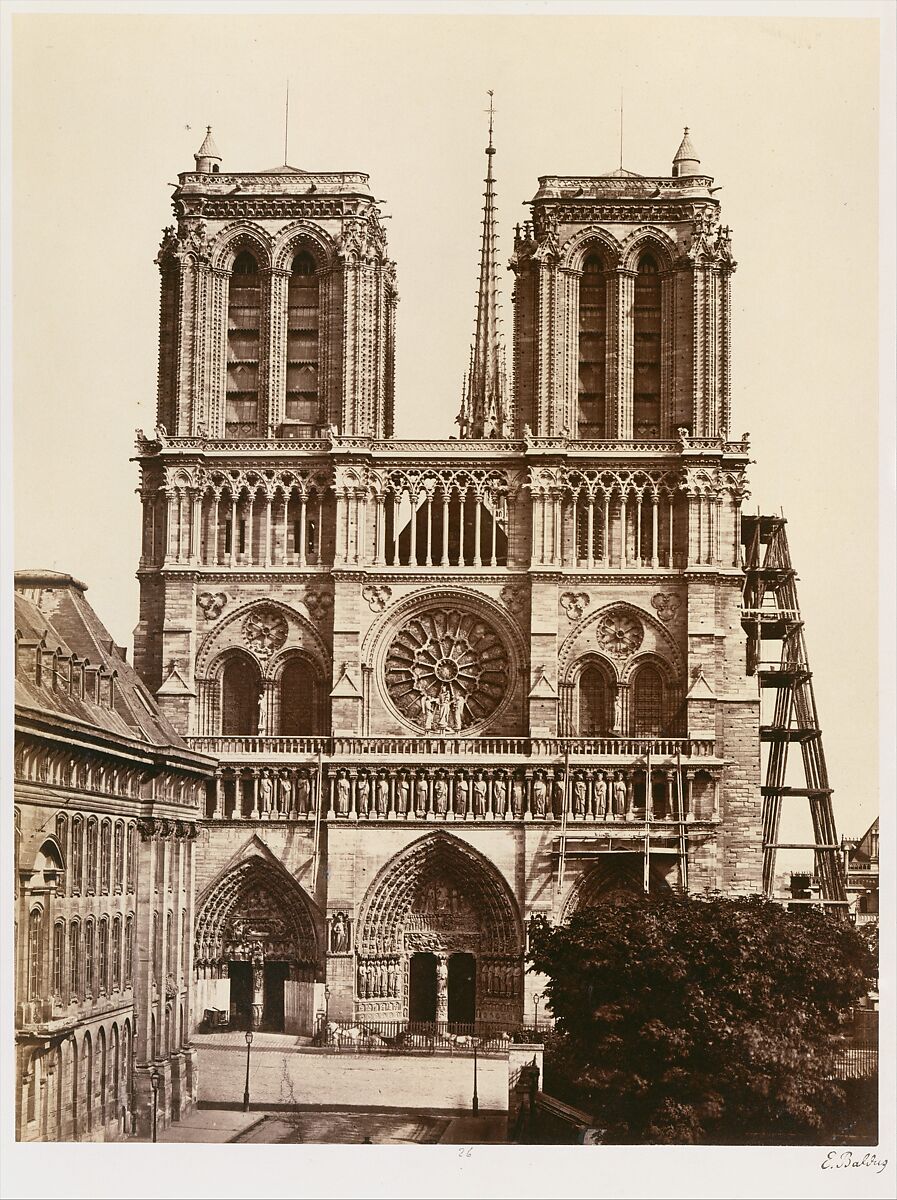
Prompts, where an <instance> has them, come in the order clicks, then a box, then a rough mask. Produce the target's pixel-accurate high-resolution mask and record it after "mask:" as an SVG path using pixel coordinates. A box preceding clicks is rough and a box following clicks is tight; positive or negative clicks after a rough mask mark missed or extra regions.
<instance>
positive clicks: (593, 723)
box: [578, 663, 678, 737]
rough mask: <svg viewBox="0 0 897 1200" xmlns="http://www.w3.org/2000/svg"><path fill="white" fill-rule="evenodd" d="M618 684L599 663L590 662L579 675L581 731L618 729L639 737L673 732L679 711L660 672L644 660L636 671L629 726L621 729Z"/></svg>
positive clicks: (585, 734)
mask: <svg viewBox="0 0 897 1200" xmlns="http://www.w3.org/2000/svg"><path fill="white" fill-rule="evenodd" d="M616 694H617V693H616V686H615V683H614V681H613V680H612V679H611V677H610V673H609V672H608V671H606V670H605V669H604V668H602V667H600V666H598V665H597V664H594V665H590V666H587V667H586V668H585V670H583V672H582V674H581V675H580V677H579V722H578V732H579V734H580V735H581V736H582V737H595V736H607V735H610V734H611V733H612V732H614V731H615V725H616V726H617V729H616V732H618V733H625V734H626V735H628V736H636V737H662V736H664V735H668V736H669V735H671V734H673V733H674V725H675V721H676V717H677V715H678V714H677V713H676V712H674V711H673V704H672V696H671V693H670V688H669V687H668V685H667V682H666V680H665V679H664V677H663V675H662V674H661V672H660V671H659V670H658V668H657V667H656V666H654V664H653V663H645V664H644V665H643V666H641V667H639V668H638V669H637V670H636V671H635V674H634V675H633V679H632V684H631V688H630V700H629V712H628V722H627V724H628V728H626V729H625V730H621V729H619V720H620V718H619V715H618V714H615V703H614V702H615V698H616Z"/></svg>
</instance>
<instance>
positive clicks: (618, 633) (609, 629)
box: [596, 612, 645, 658]
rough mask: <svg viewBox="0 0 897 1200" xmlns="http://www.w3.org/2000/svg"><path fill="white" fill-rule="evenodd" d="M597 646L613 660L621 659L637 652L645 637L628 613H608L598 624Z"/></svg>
mask: <svg viewBox="0 0 897 1200" xmlns="http://www.w3.org/2000/svg"><path fill="white" fill-rule="evenodd" d="M596 633H597V638H598V645H599V646H600V647H601V648H602V650H606V651H607V653H608V654H612V655H614V657H615V658H623V657H625V656H626V655H627V654H632V652H633V651H634V650H638V648H639V646H640V645H641V644H642V639H643V638H644V636H645V633H644V630H643V629H642V626H641V622H639V621H638V620H637V618H636V617H632V616H630V615H629V613H625V612H616V613H609V614H608V615H607V616H606V617H604V618H603V619H602V620H601V621H600V622H599V624H598V629H597V631H596Z"/></svg>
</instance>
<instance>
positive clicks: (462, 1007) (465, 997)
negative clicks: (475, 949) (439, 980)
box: [448, 954, 477, 1025]
mask: <svg viewBox="0 0 897 1200" xmlns="http://www.w3.org/2000/svg"><path fill="white" fill-rule="evenodd" d="M476 1018H477V960H476V959H475V958H474V956H473V955H472V954H453V955H452V956H451V958H450V959H449V964H448V1019H449V1022H450V1023H451V1024H453V1025H473V1023H474V1021H476Z"/></svg>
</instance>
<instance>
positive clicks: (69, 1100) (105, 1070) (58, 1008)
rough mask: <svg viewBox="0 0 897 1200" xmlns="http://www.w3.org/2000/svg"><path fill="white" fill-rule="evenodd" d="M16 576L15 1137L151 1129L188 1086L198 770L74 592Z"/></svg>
mask: <svg viewBox="0 0 897 1200" xmlns="http://www.w3.org/2000/svg"><path fill="white" fill-rule="evenodd" d="M84 592H85V586H84V584H82V583H79V582H78V581H77V580H75V579H73V578H72V577H71V576H69V575H63V574H59V573H58V572H55V571H23V572H19V573H17V574H16V595H15V689H16V690H15V703H16V709H15V727H16V740H15V758H14V762H15V766H14V771H15V888H16V897H15V923H16V936H15V955H16V958H15V985H16V1080H17V1091H16V1133H17V1137H18V1138H19V1139H21V1140H24V1141H37V1140H44V1141H46V1140H50V1141H63V1140H66V1141H67V1140H75V1139H79V1140H103V1139H105V1138H107V1137H113V1136H116V1135H120V1134H122V1133H125V1132H128V1131H132V1130H134V1129H138V1130H139V1131H141V1132H144V1133H147V1132H148V1131H149V1127H150V1122H151V1117H152V1086H151V1076H152V1075H153V1074H155V1076H156V1082H157V1085H158V1091H157V1098H156V1103H157V1114H158V1120H159V1123H160V1125H161V1124H167V1123H168V1121H169V1120H172V1119H177V1118H178V1117H179V1116H181V1115H182V1114H183V1113H184V1112H185V1111H187V1110H188V1109H189V1108H190V1107H192V1105H193V1103H194V1101H195V1096H196V1078H195V1069H194V1051H193V1050H192V1049H191V1046H190V1031H191V1029H192V1026H193V1014H192V1011H191V1004H192V996H193V986H192V983H193V972H192V956H193V938H192V931H193V920H194V912H193V896H194V845H195V839H196V829H197V821H198V819H199V818H200V817H201V816H202V815H203V804H204V797H205V790H206V781H207V779H208V777H209V775H210V774H211V770H212V766H213V764H211V763H210V762H209V760H208V759H205V758H203V757H202V756H201V755H199V754H196V753H195V752H193V751H192V750H190V749H189V748H188V747H187V745H186V744H185V742H184V740H183V739H182V738H181V737H180V736H179V735H178V734H177V733H176V732H175V731H174V729H173V728H172V727H171V725H170V724H169V722H168V721H167V719H166V718H165V717H164V716H163V715H162V714H161V713H160V712H159V709H158V706H157V704H156V702H155V700H154V699H153V697H152V696H151V695H150V693H149V692H148V691H147V689H146V687H145V686H144V685H143V684H142V683H141V682H140V681H139V679H138V678H137V676H136V674H135V672H134V670H133V668H132V667H131V666H130V665H129V664H128V663H127V661H126V660H125V653H124V651H123V650H122V648H121V647H119V646H116V645H115V643H114V641H113V639H112V638H111V637H110V635H109V633H108V631H107V630H106V629H105V628H104V627H103V625H102V624H101V622H100V621H99V619H98V618H97V616H96V614H95V613H94V611H93V609H92V608H91V606H90V605H89V604H88V602H87V600H86V598H85V596H84Z"/></svg>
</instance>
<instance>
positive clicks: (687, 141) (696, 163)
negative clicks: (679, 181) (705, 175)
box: [673, 125, 701, 178]
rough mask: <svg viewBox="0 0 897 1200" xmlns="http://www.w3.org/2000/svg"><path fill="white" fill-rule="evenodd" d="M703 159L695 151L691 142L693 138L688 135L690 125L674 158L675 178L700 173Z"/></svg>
mask: <svg viewBox="0 0 897 1200" xmlns="http://www.w3.org/2000/svg"><path fill="white" fill-rule="evenodd" d="M700 173H701V160H700V159H699V158H698V156H697V154H696V153H695V148H694V146H693V145H692V144H691V138H690V137H689V136H688V126H687V125H686V126H685V130H684V132H683V135H682V141H681V142H680V144H679V149H678V150H677V151H676V157H675V158H674V159H673V178H676V177H678V176H680V175H700Z"/></svg>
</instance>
